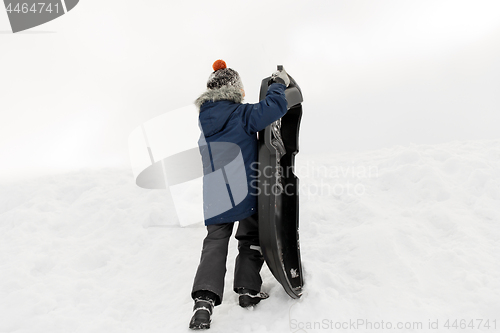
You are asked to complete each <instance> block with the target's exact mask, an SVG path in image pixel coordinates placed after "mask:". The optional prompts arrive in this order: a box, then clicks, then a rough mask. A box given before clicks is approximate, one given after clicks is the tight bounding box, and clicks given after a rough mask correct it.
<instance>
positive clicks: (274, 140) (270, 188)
mask: <svg viewBox="0 0 500 333" xmlns="http://www.w3.org/2000/svg"><path fill="white" fill-rule="evenodd" d="M278 70H283V67H282V66H278ZM289 78H290V84H289V86H288V87H287V89H286V90H285V95H286V99H287V102H288V112H287V113H286V114H285V115H284V116H283V117H282V118H281V119H279V120H277V121H276V122H274V123H272V124H271V125H269V126H267V127H266V128H265V129H264V130H262V131H260V132H259V172H258V175H259V190H260V191H259V196H258V207H259V208H258V211H259V237H260V246H261V249H262V254H263V256H264V259H265V261H266V263H267V266H268V267H269V269H270V270H271V272H272V273H273V275H274V277H275V278H276V279H277V280H278V282H279V283H281V285H282V286H283V288H284V289H285V291H286V293H287V294H288V295H290V297H292V298H299V297H300V296H301V294H302V286H303V284H304V280H303V274H302V264H301V261H300V247H299V193H298V189H299V179H298V178H297V176H295V173H294V165H295V155H296V154H297V153H298V151H299V149H298V148H299V147H298V139H299V125H300V119H301V117H302V105H301V103H302V101H303V98H302V92H301V90H300V87H299V86H298V84H297V83H296V82H295V80H294V79H293V78H292V77H291V76H290V75H289ZM270 79H271V77H266V78H265V79H263V80H262V84H261V88H260V100H263V99H265V97H266V92H267V89H268V82H269V80H270Z"/></svg>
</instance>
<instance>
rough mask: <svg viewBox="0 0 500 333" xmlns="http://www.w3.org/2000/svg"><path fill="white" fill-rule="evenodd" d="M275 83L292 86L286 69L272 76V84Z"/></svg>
mask: <svg viewBox="0 0 500 333" xmlns="http://www.w3.org/2000/svg"><path fill="white" fill-rule="evenodd" d="M273 82H277V83H283V84H284V85H285V86H287V87H288V85H289V84H290V78H289V77H288V74H287V73H286V71H285V70H284V69H282V70H280V71H276V72H274V73H273V74H272V75H271V81H270V84H271V83H273Z"/></svg>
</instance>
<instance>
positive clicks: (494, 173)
mask: <svg viewBox="0 0 500 333" xmlns="http://www.w3.org/2000/svg"><path fill="white" fill-rule="evenodd" d="M296 164H297V174H298V175H299V177H300V181H301V208H300V214H301V222H300V223H301V230H300V236H301V253H302V259H303V264H304V272H305V281H306V285H305V288H304V295H303V297H302V298H301V299H300V300H292V299H291V298H289V297H288V296H287V295H286V294H285V293H284V291H283V290H282V288H281V286H280V285H279V284H278V283H277V282H276V281H275V280H274V278H273V277H272V275H271V273H270V272H269V270H268V269H267V267H265V266H264V269H263V272H262V276H263V280H264V285H263V291H265V292H268V293H269V294H270V298H269V299H267V300H265V301H262V302H261V304H259V305H258V306H257V307H256V308H255V309H253V310H248V309H243V308H240V307H239V306H238V305H237V296H236V294H235V293H234V292H232V291H231V288H232V273H233V267H234V258H235V255H236V251H237V250H236V242H235V240H234V239H233V240H232V241H231V242H230V251H229V258H228V264H227V266H228V273H227V276H226V289H225V292H226V293H225V297H224V300H223V303H222V305H221V306H218V307H216V308H215V311H214V316H213V322H212V329H211V331H213V332H328V331H330V332H331V331H341V332H371V331H377V332H380V331H384V330H383V329H375V328H374V329H373V330H371V329H366V327H363V326H358V327H357V329H354V328H353V327H351V328H349V327H347V328H346V329H340V330H335V329H334V327H333V326H329V328H325V326H321V327H318V323H319V324H322V325H325V322H329V323H333V324H330V325H335V323H343V322H346V323H348V322H349V321H351V322H352V321H357V320H365V321H371V323H372V324H374V325H377V323H378V324H380V323H381V321H382V320H383V321H384V324H385V325H387V324H386V323H387V322H391V323H393V324H394V325H396V323H397V322H402V323H406V322H411V323H413V322H421V323H422V329H401V330H398V329H392V330H387V331H391V332H427V331H428V332H438V331H444V330H445V329H444V328H443V325H444V324H445V321H446V320H447V319H451V320H455V319H458V320H460V319H466V320H470V319H484V320H486V319H489V320H490V325H492V324H493V322H492V320H495V319H496V320H497V322H496V325H497V328H496V330H499V329H500V328H499V327H498V326H499V325H500V317H499V315H498V314H499V313H500V260H499V259H500V242H499V239H500V228H499V222H500V141H499V140H496V141H480V142H454V143H449V144H442V145H436V146H410V147H395V148H392V149H383V150H377V151H370V152H363V153H349V154H323V155H321V156H311V155H309V156H308V155H305V154H303V153H300V154H298V155H297V161H296ZM166 202H168V196H167V194H166V191H160V190H157V191H155V190H145V189H141V188H138V187H137V186H135V184H134V180H133V177H132V173H131V171H130V170H117V169H116V170H115V169H102V170H83V171H79V172H75V173H71V174H61V175H58V176H51V177H44V178H39V179H35V180H30V181H25V182H17V183H4V184H2V186H1V188H0V332H2V333H3V332H18V333H21V332H30V333H33V332H51V333H55V332H64V333H66V332H106V333H111V332H188V331H189V329H188V328H187V326H188V322H189V319H190V317H191V310H192V300H191V299H190V297H189V295H190V291H191V284H192V281H193V277H194V274H195V271H196V268H197V264H198V261H199V257H200V250H201V244H202V239H203V237H204V236H205V233H206V231H205V228H204V227H203V226H202V225H201V224H200V225H198V226H195V227H189V228H180V227H178V226H176V221H175V218H172V217H171V216H172V213H171V211H169V207H168V206H167V205H166ZM429 320H432V321H435V320H439V325H440V329H439V330H436V329H433V330H431V329H429V328H428V322H429ZM330 321H331V322H330ZM477 323H478V322H476V324H477ZM315 325H316V326H315ZM496 330H495V329H493V327H490V329H489V330H488V329H483V328H479V329H478V328H477V327H475V328H474V329H472V328H470V327H469V328H465V329H458V330H455V329H453V330H452V331H456V332H482V331H484V332H492V331H496Z"/></svg>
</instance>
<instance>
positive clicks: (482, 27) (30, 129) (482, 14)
mask: <svg viewBox="0 0 500 333" xmlns="http://www.w3.org/2000/svg"><path fill="white" fill-rule="evenodd" d="M9 30H10V26H9V22H8V18H7V14H6V13H5V11H0V49H1V52H0V63H1V65H2V70H1V79H0V113H1V118H0V158H1V164H0V172H1V175H0V177H5V176H6V175H14V176H22V175H24V174H27V173H32V172H34V171H42V170H45V171H46V170H57V169H65V168H79V167H87V166H95V167H100V166H114V165H127V164H128V163H129V157H128V148H127V147H128V146H127V145H128V141H127V140H128V135H129V133H130V132H131V131H132V130H133V129H134V128H136V127H137V126H139V125H140V124H141V123H143V122H145V121H147V120H148V119H151V118H153V117H155V116H158V115H161V114H163V113H165V112H168V111H170V110H173V109H177V108H180V107H183V106H186V105H188V104H190V103H192V102H193V101H194V99H195V98H196V97H197V96H198V95H199V94H200V93H201V92H203V90H204V88H205V83H206V80H207V78H208V75H209V74H210V73H211V65H212V62H213V61H214V60H216V59H219V58H222V59H224V60H225V61H226V62H227V64H228V66H229V67H231V68H233V69H235V70H237V71H238V72H239V73H240V75H241V77H242V79H243V83H244V85H245V89H246V102H251V103H254V102H257V101H258V90H259V86H260V81H261V80H262V79H263V78H264V77H266V76H268V75H269V74H270V73H271V72H272V71H274V69H275V66H276V65H277V64H283V65H284V66H285V68H286V69H287V70H288V72H289V73H290V74H291V75H292V76H293V77H294V78H295V79H296V80H297V82H298V83H299V85H300V86H301V88H302V91H303V95H304V103H303V108H304V115H303V122H302V127H301V147H300V148H301V152H303V153H307V152H317V151H320V150H323V151H325V152H330V153H335V152H343V151H352V150H370V149H377V148H383V147H391V146H394V145H409V144H411V143H416V144H433V143H442V142H448V141H453V140H477V139H493V138H498V137H499V134H498V128H499V125H500V116H499V114H500V94H499V92H500V60H499V59H500V1H497V0H495V1H485V0H479V1H472V0H471V1H459V0H450V1H440V0H431V1H424V0H419V1H401V0H392V1H375V0H366V1H356V0H343V1H336V0H330V1H314V0H313V1H255V0H254V1H182V2H181V1H164V0H149V1H142V2H137V1H128V0H106V1H98V0H81V1H80V3H79V4H78V5H77V7H75V8H74V9H73V10H72V11H71V12H69V13H68V14H66V15H64V16H63V17H61V18H59V19H56V20H54V21H52V22H49V23H47V24H44V25H42V26H39V27H36V28H33V29H31V30H29V31H27V32H24V33H18V34H12V33H10V32H9ZM179 130H182V128H179Z"/></svg>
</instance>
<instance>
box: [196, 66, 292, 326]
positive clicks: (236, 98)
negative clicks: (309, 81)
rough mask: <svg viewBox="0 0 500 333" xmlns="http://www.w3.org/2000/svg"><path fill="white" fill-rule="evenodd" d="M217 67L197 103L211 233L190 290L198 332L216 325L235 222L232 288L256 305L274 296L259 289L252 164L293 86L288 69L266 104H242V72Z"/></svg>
mask: <svg viewBox="0 0 500 333" xmlns="http://www.w3.org/2000/svg"><path fill="white" fill-rule="evenodd" d="M212 67H213V69H214V72H213V73H212V74H211V75H210V77H209V78H208V82H207V91H205V92H204V93H203V94H202V95H201V96H200V97H199V98H198V99H197V100H196V101H195V104H196V106H197V107H198V108H199V111H200V115H199V121H200V129H201V131H202V135H201V137H200V141H199V148H200V153H201V155H202V161H203V174H204V176H203V209H204V216H205V225H206V226H207V231H208V234H207V236H206V238H205V239H204V241H203V249H202V253H201V259H200V264H199V266H198V270H197V272H196V276H195V279H194V283H193V289H192V293H191V297H192V298H193V300H194V301H195V304H194V309H193V311H194V314H193V317H192V318H191V321H190V324H189V327H190V328H191V329H207V328H210V322H211V315H212V311H213V308H214V306H217V305H219V304H221V302H222V296H223V289H224V276H225V273H226V258H227V251H228V242H229V238H230V237H231V233H232V230H233V223H234V222H236V221H239V225H238V230H237V232H236V236H235V237H236V239H237V240H238V256H237V258H236V264H235V270H234V287H233V289H234V291H235V292H237V293H238V294H239V295H240V296H239V304H240V305H241V306H242V307H247V306H253V305H256V304H257V303H259V302H260V300H261V299H264V298H267V295H266V294H265V293H261V292H260V287H261V284H262V279H261V277H260V269H261V267H262V264H263V263H264V259H263V257H262V253H261V252H260V247H259V231H258V214H257V187H256V186H255V179H256V178H257V174H256V170H255V168H252V167H251V165H252V163H255V162H257V156H258V151H257V132H258V131H260V130H263V129H264V128H265V127H266V126H268V125H269V124H271V123H273V122H274V121H276V120H278V119H280V118H281V117H282V116H283V115H284V114H285V113H286V112H287V101H286V97H285V89H286V87H287V86H288V84H289V83H290V79H289V78H288V75H287V74H286V72H285V71H278V72H275V73H273V75H272V77H271V80H270V81H269V85H270V86H269V88H268V91H267V95H266V98H265V99H264V100H263V101H261V102H259V103H256V104H242V103H241V102H242V101H243V98H244V96H245V91H244V89H243V84H242V82H241V79H240V76H239V74H238V72H236V71H235V70H233V69H231V68H227V66H226V63H225V62H224V61H223V60H217V61H215V62H214V64H213V66H212ZM252 181H253V182H254V185H253V186H252V185H251V183H252ZM221 184H222V185H221ZM224 184H225V186H224Z"/></svg>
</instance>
